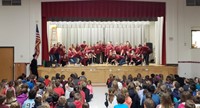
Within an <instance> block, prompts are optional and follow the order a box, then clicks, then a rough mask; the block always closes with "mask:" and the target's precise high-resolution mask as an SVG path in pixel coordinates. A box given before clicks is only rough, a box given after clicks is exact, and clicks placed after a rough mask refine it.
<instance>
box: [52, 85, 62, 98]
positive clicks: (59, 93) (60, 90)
mask: <svg viewBox="0 0 200 108" xmlns="http://www.w3.org/2000/svg"><path fill="white" fill-rule="evenodd" d="M53 91H54V92H56V93H57V94H58V95H59V97H60V96H62V95H64V94H65V92H64V90H63V88H61V87H56V88H54V89H53Z"/></svg>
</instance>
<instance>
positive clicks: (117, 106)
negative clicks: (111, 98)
mask: <svg viewBox="0 0 200 108" xmlns="http://www.w3.org/2000/svg"><path fill="white" fill-rule="evenodd" d="M114 108H128V105H126V104H118V105H115V106H114Z"/></svg>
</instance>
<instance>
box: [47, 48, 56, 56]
mask: <svg viewBox="0 0 200 108" xmlns="http://www.w3.org/2000/svg"><path fill="white" fill-rule="evenodd" d="M55 52H56V48H54V47H53V48H51V49H50V51H49V54H52V55H53V54H55Z"/></svg>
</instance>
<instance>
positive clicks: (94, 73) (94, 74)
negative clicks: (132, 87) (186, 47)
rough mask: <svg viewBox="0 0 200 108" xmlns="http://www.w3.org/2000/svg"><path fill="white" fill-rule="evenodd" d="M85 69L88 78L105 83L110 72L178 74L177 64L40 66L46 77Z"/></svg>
mask: <svg viewBox="0 0 200 108" xmlns="http://www.w3.org/2000/svg"><path fill="white" fill-rule="evenodd" d="M82 71H85V75H86V77H87V78H88V80H91V81H92V82H93V83H105V82H106V80H107V78H108V77H109V74H113V75H115V76H119V78H122V75H126V76H128V75H129V74H132V75H133V77H136V76H137V74H138V73H141V74H142V77H144V76H145V75H150V74H152V73H154V74H163V76H164V79H165V78H166V76H167V75H169V74H177V67H176V66H162V65H159V66H158V65H150V66H132V65H131V66H127V65H125V66H113V65H106V64H94V65H90V66H77V65H68V66H66V67H56V68H54V67H39V68H38V73H39V75H40V76H42V77H44V76H45V75H49V78H50V79H51V77H52V76H55V74H56V73H60V74H61V75H62V74H64V75H65V77H66V79H67V78H68V77H69V76H70V74H71V73H77V74H78V75H81V72H82Z"/></svg>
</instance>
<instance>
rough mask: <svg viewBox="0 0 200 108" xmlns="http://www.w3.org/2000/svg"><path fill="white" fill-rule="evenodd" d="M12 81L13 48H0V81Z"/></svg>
mask: <svg viewBox="0 0 200 108" xmlns="http://www.w3.org/2000/svg"><path fill="white" fill-rule="evenodd" d="M2 79H7V80H8V81H11V80H13V79H14V47H0V81H1V80H2Z"/></svg>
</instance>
